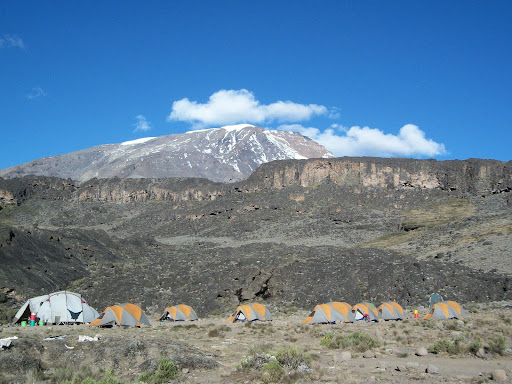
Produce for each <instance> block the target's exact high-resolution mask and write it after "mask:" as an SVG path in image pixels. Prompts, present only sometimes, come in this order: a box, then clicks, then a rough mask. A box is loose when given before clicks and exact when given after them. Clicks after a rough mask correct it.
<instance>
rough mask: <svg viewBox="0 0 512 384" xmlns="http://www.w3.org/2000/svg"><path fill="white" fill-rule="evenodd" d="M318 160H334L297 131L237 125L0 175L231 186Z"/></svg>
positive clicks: (86, 152)
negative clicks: (272, 168) (287, 164)
mask: <svg viewBox="0 0 512 384" xmlns="http://www.w3.org/2000/svg"><path fill="white" fill-rule="evenodd" d="M322 157H323V158H328V157H334V156H333V154H332V153H331V152H329V151H327V150H326V149H325V148H324V147H323V146H322V145H320V144H318V143H317V142H315V141H313V140H311V139H309V138H307V137H305V136H302V135H301V134H299V133H296V132H287V131H275V130H266V129H264V128H261V127H256V126H253V125H249V124H239V125H230V126H225V127H222V128H212V129H204V130H197V131H190V132H186V133H183V134H174V135H168V136H160V137H146V138H142V139H137V140H132V141H126V142H124V143H121V144H105V145H100V146H96V147H92V148H88V149H83V150H80V151H76V152H71V153H68V154H64V155H59V156H51V157H44V158H41V159H38V160H34V161H31V162H29V163H25V164H21V165H17V166H14V167H10V168H5V169H2V170H0V176H1V177H4V178H13V177H21V176H26V175H38V176H56V177H60V178H71V179H73V180H80V181H83V180H89V179H92V178H94V177H96V178H111V177H120V178H164V177H201V178H206V179H210V180H212V181H219V182H234V181H237V180H241V179H245V178H247V177H248V176H249V175H250V174H251V173H252V172H253V171H254V170H255V169H256V168H257V167H258V166H259V165H261V164H263V163H267V162H270V161H273V160H286V159H308V158H322Z"/></svg>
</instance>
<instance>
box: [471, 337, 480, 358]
mask: <svg viewBox="0 0 512 384" xmlns="http://www.w3.org/2000/svg"><path fill="white" fill-rule="evenodd" d="M482 346H483V343H482V340H480V339H477V340H473V341H472V342H471V343H470V344H469V347H468V350H469V353H471V354H473V355H476V353H477V352H478V350H479V349H480V348H482Z"/></svg>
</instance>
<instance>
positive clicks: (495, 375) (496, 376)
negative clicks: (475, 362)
mask: <svg viewBox="0 0 512 384" xmlns="http://www.w3.org/2000/svg"><path fill="white" fill-rule="evenodd" d="M491 379H493V380H494V381H497V382H499V383H504V382H506V381H507V373H506V372H505V370H504V369H495V370H494V371H492V375H491Z"/></svg>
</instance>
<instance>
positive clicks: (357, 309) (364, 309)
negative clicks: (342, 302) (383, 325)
mask: <svg viewBox="0 0 512 384" xmlns="http://www.w3.org/2000/svg"><path fill="white" fill-rule="evenodd" d="M352 312H353V313H354V317H355V319H356V320H363V317H364V315H368V316H369V317H370V321H377V320H378V318H379V313H378V311H377V308H376V307H375V305H374V304H373V303H369V302H366V301H365V302H362V303H359V304H356V305H354V306H353V307H352Z"/></svg>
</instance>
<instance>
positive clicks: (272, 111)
mask: <svg viewBox="0 0 512 384" xmlns="http://www.w3.org/2000/svg"><path fill="white" fill-rule="evenodd" d="M327 112H328V110H327V108H326V107H324V106H323V105H316V104H308V105H304V104H297V103H294V102H292V101H277V102H275V103H272V104H267V105H262V104H260V102H259V101H258V100H256V99H255V97H254V94H253V93H252V92H250V91H248V90H246V89H240V90H232V89H231V90H225V89H223V90H220V91H217V92H215V93H213V94H212V95H211V96H210V98H209V99H208V102H207V103H205V104H201V103H198V102H197V101H190V100H189V99H187V98H184V99H181V100H178V101H175V102H174V103H173V104H172V112H171V114H170V115H169V116H168V120H178V121H186V122H189V123H191V124H192V125H193V128H195V129H199V128H204V127H205V126H216V125H228V124H237V123H251V124H258V123H263V122H270V121H278V122H296V121H304V120H308V119H310V118H311V117H312V116H314V115H323V114H326V113H327Z"/></svg>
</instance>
